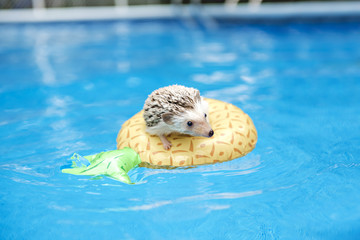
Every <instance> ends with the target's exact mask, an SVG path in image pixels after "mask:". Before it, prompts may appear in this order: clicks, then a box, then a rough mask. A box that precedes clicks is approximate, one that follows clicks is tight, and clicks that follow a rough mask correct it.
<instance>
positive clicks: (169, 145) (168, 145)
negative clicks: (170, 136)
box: [159, 135, 172, 150]
mask: <svg viewBox="0 0 360 240" xmlns="http://www.w3.org/2000/svg"><path fill="white" fill-rule="evenodd" d="M159 137H160V140H161V142H162V144H163V146H164V149H165V150H169V149H170V148H171V146H172V145H171V142H169V140H167V138H166V137H165V136H164V135H160V136H159Z"/></svg>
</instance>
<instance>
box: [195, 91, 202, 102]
mask: <svg viewBox="0 0 360 240" xmlns="http://www.w3.org/2000/svg"><path fill="white" fill-rule="evenodd" d="M195 101H196V102H200V101H201V98H200V92H199V90H196V92H195Z"/></svg>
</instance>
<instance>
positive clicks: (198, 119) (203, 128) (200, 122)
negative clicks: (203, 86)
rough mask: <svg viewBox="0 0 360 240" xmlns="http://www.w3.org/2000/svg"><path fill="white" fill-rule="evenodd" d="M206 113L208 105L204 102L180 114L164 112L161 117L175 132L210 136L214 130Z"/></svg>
mask: <svg viewBox="0 0 360 240" xmlns="http://www.w3.org/2000/svg"><path fill="white" fill-rule="evenodd" d="M208 114H209V113H208V106H207V103H206V102H205V103H203V104H199V105H198V106H197V107H195V108H194V109H190V110H188V111H185V112H183V113H182V114H181V115H173V114H171V113H166V114H163V116H162V118H163V120H164V122H165V123H166V124H168V125H169V126H170V127H171V128H172V129H173V130H174V131H176V132H180V133H184V134H189V135H192V136H202V137H212V136H213V135H214V131H213V130H212V128H211V126H210V123H209V116H208Z"/></svg>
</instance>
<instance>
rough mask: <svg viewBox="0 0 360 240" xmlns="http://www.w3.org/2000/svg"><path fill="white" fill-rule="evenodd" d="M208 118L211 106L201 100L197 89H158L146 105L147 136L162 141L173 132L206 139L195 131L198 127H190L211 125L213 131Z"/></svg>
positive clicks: (175, 87) (180, 87)
mask: <svg viewBox="0 0 360 240" xmlns="http://www.w3.org/2000/svg"><path fill="white" fill-rule="evenodd" d="M207 115H209V108H208V103H207V102H206V101H205V100H204V99H203V98H202V97H200V92H199V91H198V90H197V89H195V88H188V87H184V86H180V85H172V86H168V87H163V88H160V89H157V90H155V91H154V92H152V93H151V94H150V95H149V97H148V98H147V99H146V101H145V105H144V115H143V116H144V119H145V122H146V126H147V129H146V130H147V132H148V133H150V134H152V135H158V136H160V138H161V136H164V135H168V134H170V133H172V132H179V133H183V134H190V135H197V136H205V135H204V134H199V133H198V132H194V131H193V130H194V129H195V127H196V126H194V128H193V129H191V128H190V127H188V126H186V123H187V122H188V121H192V122H194V123H198V122H199V123H201V124H203V125H204V124H205V123H207V124H208V126H209V127H210V125H209V118H208V117H207ZM199 125H200V124H199ZM210 129H211V127H210Z"/></svg>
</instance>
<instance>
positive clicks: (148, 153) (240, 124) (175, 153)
mask: <svg viewBox="0 0 360 240" xmlns="http://www.w3.org/2000/svg"><path fill="white" fill-rule="evenodd" d="M206 101H207V102H208V103H209V118H210V124H211V126H212V128H213V130H214V132H215V134H214V136H213V137H211V138H204V137H193V136H189V135H182V134H177V133H172V134H171V135H169V136H168V137H167V139H168V140H169V141H170V142H171V143H172V147H171V149H170V150H165V149H164V148H163V144H162V143H161V141H160V138H159V137H158V136H155V135H150V134H148V133H147V132H146V131H145V128H146V127H145V121H144V119H143V111H141V112H139V113H137V114H136V115H134V116H133V117H132V118H130V119H129V120H127V121H126V122H125V123H124V124H123V125H122V128H121V130H120V131H119V133H118V136H117V139H116V141H117V148H118V149H122V148H124V147H130V148H132V149H134V150H135V151H136V152H137V153H138V154H139V155H140V158H141V161H142V162H147V163H149V164H151V165H156V166H164V167H165V166H175V167H181V166H194V165H203V164H211V163H217V162H224V161H229V160H232V159H235V158H239V157H242V156H244V155H246V154H247V153H249V152H251V151H252V150H253V149H254V148H255V145H256V142H257V132H256V129H255V126H254V124H253V122H252V120H251V118H250V117H249V116H248V115H247V114H245V113H244V112H243V111H242V110H241V109H240V108H238V107H236V106H234V105H232V104H229V103H225V102H222V101H219V100H215V99H209V98H207V99H206Z"/></svg>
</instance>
